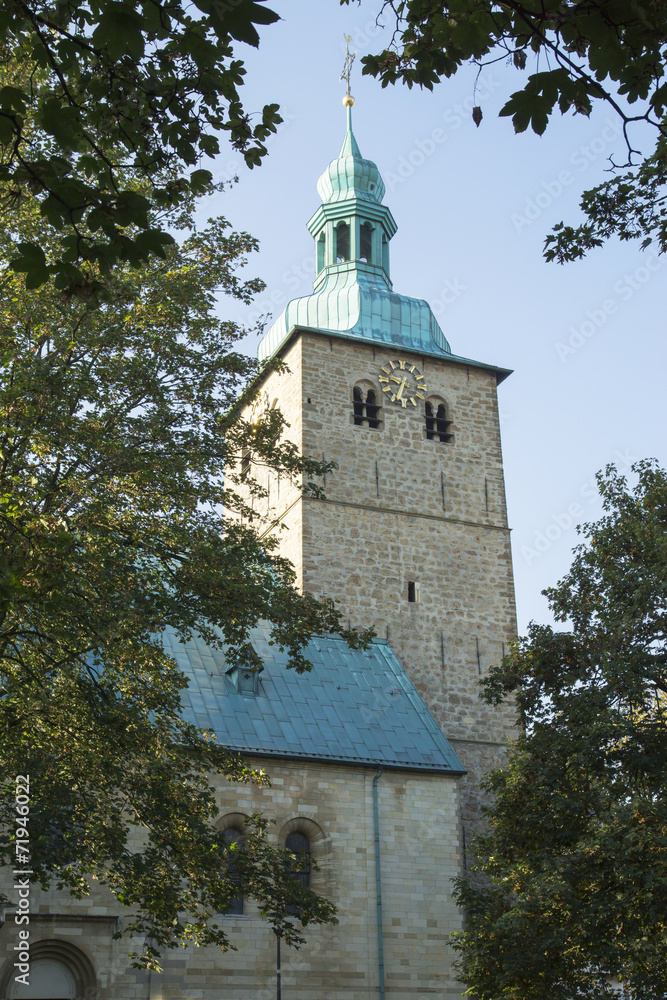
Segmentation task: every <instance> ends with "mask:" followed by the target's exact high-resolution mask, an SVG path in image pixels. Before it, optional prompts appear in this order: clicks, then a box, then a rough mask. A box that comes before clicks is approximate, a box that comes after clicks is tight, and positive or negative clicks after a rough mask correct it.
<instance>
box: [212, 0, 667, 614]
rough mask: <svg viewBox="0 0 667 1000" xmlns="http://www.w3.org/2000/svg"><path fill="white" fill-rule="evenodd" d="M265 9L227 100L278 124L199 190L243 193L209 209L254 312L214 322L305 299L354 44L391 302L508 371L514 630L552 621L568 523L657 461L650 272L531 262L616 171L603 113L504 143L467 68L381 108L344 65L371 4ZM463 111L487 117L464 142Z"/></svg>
mask: <svg viewBox="0 0 667 1000" xmlns="http://www.w3.org/2000/svg"><path fill="white" fill-rule="evenodd" d="M270 6H272V7H273V8H274V9H275V10H277V11H278V12H279V13H280V14H281V17H282V18H283V20H282V21H281V22H280V23H278V24H276V25H272V26H270V27H267V28H265V29H263V30H262V32H261V34H262V43H261V46H260V49H259V51H258V52H255V51H253V50H250V49H249V48H247V47H246V46H241V47H240V50H239V55H241V56H242V57H243V58H244V59H245V61H246V66H247V70H248V75H247V83H246V85H245V87H244V91H245V94H244V101H245V105H246V108H248V109H250V110H257V111H259V110H260V109H261V107H262V105H263V104H264V103H267V102H272V101H276V102H278V103H280V105H281V111H282V114H283V117H284V118H285V124H284V125H283V126H282V127H281V129H280V132H279V134H278V135H277V136H275V137H274V138H273V139H272V140H271V142H270V155H269V156H268V157H267V159H266V161H265V162H264V164H263V165H262V167H261V168H259V169H255V170H253V171H248V170H247V169H246V168H245V167H244V166H243V163H242V160H241V158H240V157H238V156H237V155H236V154H234V153H233V151H231V150H230V151H229V152H225V153H224V154H223V155H221V156H220V157H219V159H218V160H217V161H216V163H215V166H214V170H215V173H216V177H217V178H218V179H222V178H229V177H232V176H233V175H234V174H235V173H238V174H239V178H240V183H239V184H237V185H235V186H234V188H233V189H232V190H231V191H228V192H226V193H225V194H224V195H222V196H220V197H219V199H216V201H215V204H214V205H211V206H210V214H213V213H219V214H223V215H225V216H226V217H227V218H228V219H229V220H230V222H231V223H232V224H233V226H234V227H235V228H239V229H245V230H247V231H248V232H250V233H252V234H253V235H254V236H256V237H258V239H259V240H260V242H261V251H260V253H259V254H257V255H256V256H255V257H254V259H253V260H252V262H251V264H250V267H249V268H248V271H249V274H250V272H252V274H253V275H254V274H257V275H259V276H261V277H262V278H263V279H264V280H265V281H266V283H267V289H266V292H265V293H264V294H263V295H261V296H260V297H259V299H258V303H257V304H256V306H255V307H250V308H249V309H246V308H243V307H240V306H239V305H238V304H236V303H227V302H226V301H225V302H221V309H222V311H223V313H224V314H226V315H228V316H229V317H230V318H234V319H239V320H246V321H248V320H250V321H251V320H253V319H254V318H255V316H256V315H257V314H258V313H259V312H269V311H272V312H273V314H274V316H277V315H279V313H280V312H281V311H282V308H283V307H284V305H285V304H286V303H287V301H288V300H289V299H291V298H294V297H295V296H297V295H303V294H307V293H308V292H309V290H310V288H311V282H312V273H313V244H312V240H311V237H310V235H309V233H308V231H307V229H306V221H307V220H308V219H309V218H310V215H311V214H312V212H313V211H314V210H315V208H316V207H317V205H318V203H319V200H318V197H317V193H316V190H315V183H316V180H317V178H318V176H319V174H320V173H321V172H322V170H323V169H324V167H325V166H326V164H327V163H328V162H329V161H330V160H331V159H333V158H334V157H335V156H336V155H337V154H338V150H339V148H340V145H341V142H342V139H343V135H344V131H345V115H344V109H343V106H342V103H341V99H342V96H343V94H344V92H345V91H344V85H343V84H342V83H341V82H339V79H338V77H339V75H340V72H341V68H342V64H343V60H344V54H345V43H344V41H343V32H346V33H348V34H351V35H352V36H353V41H352V43H351V47H352V49H353V50H354V49H356V50H357V51H358V56H357V63H356V64H355V67H354V69H355V71H356V72H354V74H353V80H352V93H353V95H354V97H355V99H356V104H355V107H354V130H355V134H356V137H357V140H358V142H359V146H360V148H361V152H362V154H363V155H364V156H365V157H367V158H368V159H372V160H374V161H375V162H376V163H377V164H378V166H379V168H380V171H381V173H382V175H383V178H384V181H385V184H386V187H387V193H386V196H385V202H386V203H387V204H388V205H389V206H390V208H391V210H392V212H393V214H394V216H395V218H396V221H397V223H398V233H397V234H396V236H395V237H394V239H393V240H392V244H391V269H392V279H393V282H394V288H395V289H396V291H398V292H401V293H403V294H406V295H415V296H418V297H420V298H425V299H427V300H428V301H429V302H430V304H431V306H432V308H433V309H434V311H435V313H436V315H437V318H438V321H439V322H440V325H441V327H442V329H443V331H444V333H445V336H446V337H447V338H448V340H449V341H450V344H451V346H452V350H453V351H454V353H455V354H459V355H463V356H466V357H470V358H475V359H478V360H481V361H487V362H490V363H493V364H496V365H499V366H501V367H507V368H512V369H514V374H513V375H512V376H511V377H510V378H509V379H507V381H506V382H505V383H503V385H501V386H500V389H499V398H500V407H501V415H502V432H503V450H504V458H505V479H506V486H507V495H508V504H509V519H510V524H511V526H512V528H513V535H512V538H513V552H514V567H515V578H516V588H517V610H518V617H519V628H520V630H521V631H523V630H525V626H526V624H527V622H528V621H529V620H530V619H531V618H534V619H536V620H538V621H547V620H550V619H549V615H548V609H547V606H546V600H545V598H544V597H542V596H541V594H540V591H541V590H542V589H543V588H544V587H546V586H549V585H551V584H553V583H555V582H556V581H557V580H558V579H559V578H560V576H562V575H563V573H564V572H565V571H566V570H567V568H568V566H569V563H570V552H571V549H572V547H573V546H574V545H575V544H576V543H577V534H576V531H575V529H574V524H575V523H576V522H577V521H586V520H591V519H594V518H596V517H597V516H598V515H599V511H600V507H599V503H598V502H597V499H596V491H595V488H594V476H595V472H596V471H597V470H598V469H600V468H602V467H603V466H605V465H606V464H607V463H609V462H616V463H617V464H618V465H620V466H621V467H624V468H625V467H627V466H628V464H629V463H630V462H632V461H633V460H636V459H638V458H642V457H649V456H654V457H657V458H658V459H659V460H660V461H661V463H662V464H663V465H664V464H665V463H666V462H667V455H666V451H667V449H666V448H665V434H664V425H665V392H664V389H663V385H664V380H665V376H664V370H663V369H664V366H665V361H666V360H667V357H666V355H667V350H666V347H665V336H664V333H665V310H664V306H663V301H664V294H663V289H664V285H665V275H667V267H666V264H667V260H666V259H665V258H664V257H662V258H657V259H656V258H654V257H653V255H652V254H651V251H650V250H649V251H644V252H642V251H641V250H640V249H639V245H638V244H624V245H621V244H619V243H614V244H613V245H608V246H607V247H605V248H604V249H601V250H598V251H596V252H594V253H593V254H592V255H591V256H590V258H588V259H587V260H585V261H583V262H578V263H575V264H570V265H567V266H566V267H560V266H559V265H557V264H546V263H545V262H544V260H543V259H542V254H541V250H542V244H543V240H544V237H545V235H546V234H547V233H548V232H549V231H550V228H551V226H552V225H553V224H554V223H556V222H559V221H561V220H564V221H566V222H572V223H574V222H576V221H577V219H578V218H579V212H578V207H577V206H578V199H579V195H580V193H581V191H582V190H584V189H585V188H590V187H593V186H595V185H596V184H597V183H600V182H601V181H602V180H603V179H604V178H605V177H606V176H607V175H605V173H604V171H605V168H606V166H607V163H606V157H607V156H609V155H610V154H612V153H614V152H616V153H617V154H618V155H619V156H620V155H621V153H622V148H621V144H620V142H619V131H620V130H619V126H618V123H617V122H616V121H615V120H614V117H613V115H612V113H611V111H607V110H606V109H600V110H599V111H597V112H596V113H595V114H594V116H592V117H591V119H590V120H586V119H584V118H577V119H573V118H572V117H571V116H570V117H568V118H566V119H561V118H560V117H559V118H555V119H554V121H553V124H552V125H550V127H549V129H548V130H547V132H546V134H545V135H544V136H543V137H538V136H536V135H534V134H532V133H524V134H523V135H521V136H515V135H514V133H513V129H512V125H511V122H510V121H509V120H507V119H498V118H497V112H498V110H499V109H500V108H501V107H502V105H503V104H504V103H505V101H506V100H507V97H508V96H509V94H510V93H511V92H512V91H513V90H516V89H517V87H518V83H519V76H518V74H516V72H513V71H511V70H510V69H509V68H507V67H506V66H504V65H503V64H500V65H498V66H494V67H491V68H489V69H487V70H486V71H485V72H484V73H483V74H482V76H481V77H480V78H479V80H478V82H477V95H476V96H474V85H475V72H474V71H473V70H472V69H466V70H465V71H463V72H461V73H460V74H458V75H457V77H456V78H455V79H453V80H451V81H445V82H444V83H442V84H440V86H439V87H437V88H436V89H435V91H434V92H433V93H428V92H426V91H418V90H413V91H409V90H407V88H405V87H402V86H400V87H388V88H386V89H385V90H382V88H381V87H380V85H379V84H378V83H377V82H375V81H374V80H371V79H369V78H367V77H364V78H362V77H361V74H360V67H359V60H360V58H361V56H363V55H364V54H366V53H368V52H372V51H378V50H379V49H380V47H381V45H382V38H383V37H385V36H383V35H382V34H381V33H380V31H379V29H378V28H377V27H376V26H375V24H374V18H375V15H376V13H377V11H378V9H379V7H380V3H379V0H374V2H372V0H368V2H366V0H364V2H362V4H361V5H360V6H357V5H352V6H350V7H342V8H341V7H339V6H338V4H337V2H336V0H317V2H313V0H310V2H308V0H284V2H281V0H273V2H272V3H270ZM473 103H475V104H480V105H481V107H482V110H483V112H484V121H483V122H482V125H481V126H480V128H479V129H477V128H475V125H474V124H473V122H472V120H471V118H470V108H471V107H472V104H473ZM646 145H647V148H648V147H649V140H648V139H647V141H646ZM247 349H248V351H251V350H253V349H254V345H251V344H249V345H248V348H247Z"/></svg>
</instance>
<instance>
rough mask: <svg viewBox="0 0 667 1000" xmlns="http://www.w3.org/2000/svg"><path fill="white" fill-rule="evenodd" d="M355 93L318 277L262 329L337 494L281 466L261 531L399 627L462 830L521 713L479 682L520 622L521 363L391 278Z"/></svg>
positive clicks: (283, 405) (324, 581) (317, 588)
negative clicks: (357, 127)
mask: <svg viewBox="0 0 667 1000" xmlns="http://www.w3.org/2000/svg"><path fill="white" fill-rule="evenodd" d="M345 102H346V103H347V131H346V135H345V138H344V141H343V145H342V148H341V151H340V154H339V156H338V157H337V158H336V159H334V160H333V161H332V162H331V163H330V164H329V166H328V167H327V168H326V170H325V171H324V173H323V174H322V175H321V177H320V179H319V181H318V184H317V190H318V193H319V196H320V198H321V202H322V203H321V205H320V206H319V208H318V209H317V211H316V212H315V214H314V215H313V216H312V218H311V219H310V221H309V223H308V228H309V230H310V233H311V235H312V237H313V239H314V241H315V248H316V268H317V273H316V277H315V282H314V289H313V294H312V295H308V296H305V297H302V298H298V299H295V300H293V301H292V302H290V303H289V304H288V305H287V307H286V308H285V310H284V312H283V313H282V315H281V316H280V317H279V318H278V319H277V321H276V322H275V323H274V324H273V326H272V327H271V328H270V329H269V330H268V331H267V333H266V334H265V336H264V338H263V340H262V341H261V343H260V346H259V356H260V358H262V359H268V358H271V357H274V356H276V355H278V356H280V357H281V358H282V359H283V360H284V361H285V363H286V365H287V367H288V369H289V371H288V372H284V373H282V374H277V373H272V374H270V375H269V376H268V377H267V378H266V380H265V383H264V385H263V387H262V392H261V400H262V401H263V402H262V403H260V405H262V406H273V405H277V406H278V407H279V408H280V410H281V411H282V413H283V415H284V417H285V418H286V420H287V422H288V424H289V425H290V426H289V430H288V431H287V436H288V437H289V438H290V439H291V440H292V441H293V442H294V443H295V444H296V445H297V446H298V448H299V450H300V451H301V453H302V454H306V455H310V456H312V457H314V458H317V459H323V460H326V461H332V462H335V463H336V466H337V468H336V470H335V471H334V472H333V473H330V474H328V475H327V476H326V482H325V483H324V487H325V493H326V497H325V498H324V499H305V498H303V497H302V496H301V493H300V492H299V491H298V490H297V489H294V488H292V489H289V488H286V486H285V483H284V482H282V483H281V482H279V481H277V479H276V477H272V476H270V475H269V477H268V478H267V479H266V482H265V485H266V486H267V488H268V500H267V501H266V510H265V511H263V512H262V513H263V515H264V516H265V519H266V525H265V532H266V533H267V534H268V533H271V532H274V533H275V534H276V535H277V537H278V538H279V539H280V546H281V553H282V554H283V555H285V556H286V557H287V558H289V559H290V561H291V562H292V564H293V565H294V567H295V569H296V572H297V576H298V583H299V586H300V587H302V588H303V590H304V591H307V592H310V593H313V594H315V595H317V596H322V595H326V596H328V597H332V598H334V600H336V601H337V602H338V603H339V604H340V606H341V607H342V609H343V612H344V615H345V618H347V619H349V621H350V623H351V624H352V625H353V626H359V627H366V626H374V628H375V630H376V633H377V635H378V636H379V637H380V638H382V639H388V640H389V642H390V644H391V646H392V648H393V650H394V652H395V653H396V655H397V656H398V658H399V660H400V661H401V663H402V664H403V666H404V668H405V670H406V671H407V673H408V675H409V676H410V677H411V679H412V681H413V682H414V683H415V685H416V687H417V689H418V691H419V692H420V694H421V695H422V697H423V698H424V700H425V701H426V704H427V705H428V707H429V709H430V710H431V712H432V713H433V715H434V717H435V719H436V720H437V722H438V724H439V726H440V728H441V730H442V732H443V733H444V735H445V736H446V737H447V738H448V739H449V741H450V742H451V743H452V745H453V747H454V749H455V751H456V753H457V754H458V756H459V759H460V760H461V761H462V762H463V764H464V766H465V768H466V771H467V775H466V777H465V778H464V779H463V781H462V787H461V789H460V791H461V825H462V834H463V839H464V843H465V834H466V830H468V832H470V830H471V828H474V827H475V826H476V825H477V822H478V820H479V816H480V807H481V799H482V796H481V792H480V787H479V786H480V778H481V776H482V775H483V773H484V772H485V771H487V770H488V769H489V768H490V767H493V766H496V765H497V764H498V763H499V762H500V761H501V759H502V752H503V747H504V746H505V745H506V742H507V739H508V737H511V735H512V733H513V723H514V716H513V713H512V711H511V710H510V709H509V708H508V707H502V708H491V707H489V706H488V705H486V704H484V703H483V702H482V701H481V700H480V698H479V694H478V685H479V680H480V678H481V677H482V676H483V675H484V674H485V673H486V671H487V670H488V668H489V667H490V666H491V665H492V664H494V663H497V662H499V660H500V659H501V658H502V656H503V655H504V652H505V650H506V648H507V644H508V642H509V641H510V640H511V639H512V638H513V637H514V636H515V634H516V620H515V609H514V587H513V577H512V562H511V552H510V532H509V528H508V524H507V513H506V504H505V489H504V480H503V465H502V453H501V443H500V427H499V419H498V403H497V394H496V388H497V385H498V384H499V383H500V382H501V381H502V380H503V379H504V378H506V377H507V375H509V374H510V372H509V371H507V370H506V369H502V368H498V367H496V366H495V365H491V364H485V363H482V362H479V361H473V360H470V359H469V358H465V357H461V356H459V355H456V354H454V353H452V350H451V348H450V345H449V343H448V341H447V339H446V338H445V336H444V334H443V332H442V330H441V329H440V326H439V325H438V323H437V321H436V319H435V316H434V315H433V313H432V311H431V309H430V307H429V305H428V304H427V303H426V302H425V301H423V300H422V299H416V298H412V297H408V296H405V295H400V294H398V293H396V292H395V291H394V290H393V286H392V281H391V276H390V266H389V244H390V241H391V239H392V237H393V236H394V234H395V233H396V229H397V227H396V223H395V221H394V218H393V216H392V213H391V211H390V209H389V208H388V207H387V206H386V205H385V204H384V203H383V196H384V193H385V187H384V183H383V181H382V177H381V176H380V173H379V171H378V168H377V167H376V165H375V164H374V163H372V162H371V161H370V160H367V159H364V157H363V156H362V155H361V152H360V150H359V146H358V144H357V141H356V139H355V136H354V133H353V131H352V121H351V113H352V108H351V104H352V103H353V102H352V98H350V97H348V98H346V99H345ZM256 471H257V473H258V474H259V476H260V478H261V475H262V473H261V472H260V470H256ZM279 523H280V524H282V525H283V526H284V527H282V528H278V527H277V525H278V524H279Z"/></svg>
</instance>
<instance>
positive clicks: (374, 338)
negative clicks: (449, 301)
mask: <svg viewBox="0 0 667 1000" xmlns="http://www.w3.org/2000/svg"><path fill="white" fill-rule="evenodd" d="M343 103H344V104H345V106H346V108H347V131H346V133H345V138H344V139H343V145H342V146H341V150H340V153H339V155H338V157H337V158H336V159H335V160H332V161H331V163H330V164H329V166H328V167H327V168H326V170H325V171H324V172H323V173H322V175H321V177H320V179H319V180H318V182H317V191H318V194H319V196H320V198H321V199H322V204H321V205H320V207H319V208H318V209H317V211H316V212H315V214H314V215H313V217H312V218H311V219H310V221H309V223H308V229H309V230H310V233H311V235H312V236H313V238H314V240H315V248H316V272H317V273H316V277H315V281H314V283H313V294H312V295H307V296H304V297H303V298H300V299H294V300H293V301H292V302H290V303H289V304H288V305H287V307H286V309H285V311H284V312H283V314H282V316H280V317H279V318H278V319H277V320H276V322H275V323H274V324H273V326H272V327H271V329H270V330H268V331H267V333H266V334H265V336H264V337H263V339H262V341H261V342H260V345H259V350H258V353H259V357H260V358H267V357H271V356H272V355H274V354H275V353H276V352H277V351H278V350H279V349H280V347H281V346H282V344H283V343H284V342H285V340H286V339H287V338H288V337H289V336H290V335H291V333H292V331H293V330H294V329H296V328H297V327H299V328H301V329H304V328H306V329H311V330H320V331H322V332H323V333H329V334H337V335H338V336H343V337H350V338H353V339H354V340H363V341H370V342H373V343H377V344H385V345H393V346H395V347H403V348H407V349H409V350H413V351H416V352H417V353H419V354H432V355H438V356H442V355H451V351H450V347H449V344H448V343H447V340H446V339H445V336H444V334H443V332H442V330H441V329H440V327H439V326H438V323H437V321H436V318H435V316H434V315H433V313H432V311H431V309H430V307H429V305H428V303H427V302H425V301H424V300H423V299H414V298H410V297H408V296H406V295H398V294H396V293H395V292H394V291H393V289H392V283H391V279H390V276H389V241H390V240H391V239H392V237H393V236H394V234H395V232H396V222H395V221H394V217H393V215H392V214H391V211H390V209H389V208H388V207H387V206H386V205H384V204H383V203H382V199H383V197H384V193H385V186H384V182H383V180H382V177H381V176H380V171H379V170H378V168H377V166H376V165H375V163H373V162H372V160H366V159H364V157H363V156H362V155H361V150H360V149H359V144H358V143H357V140H356V138H355V136H354V132H353V131H352V105H353V104H354V99H353V97H352V96H351V95H350V94H349V92H348V94H346V96H345V98H344V99H343Z"/></svg>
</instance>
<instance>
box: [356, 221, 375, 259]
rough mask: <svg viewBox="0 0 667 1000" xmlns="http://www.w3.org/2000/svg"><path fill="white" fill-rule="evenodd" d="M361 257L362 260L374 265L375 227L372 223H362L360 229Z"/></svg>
mask: <svg viewBox="0 0 667 1000" xmlns="http://www.w3.org/2000/svg"><path fill="white" fill-rule="evenodd" d="M359 244H360V246H359V256H360V257H361V259H362V260H366V261H368V263H369V264H372V263H373V227H372V226H371V224H370V222H362V224H361V227H360V229H359Z"/></svg>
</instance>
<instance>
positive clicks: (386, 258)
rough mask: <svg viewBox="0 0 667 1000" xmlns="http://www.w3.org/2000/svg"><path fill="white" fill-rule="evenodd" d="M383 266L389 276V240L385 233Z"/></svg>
mask: <svg viewBox="0 0 667 1000" xmlns="http://www.w3.org/2000/svg"><path fill="white" fill-rule="evenodd" d="M382 266H383V268H384V269H385V271H386V272H387V274H389V240H388V239H387V237H386V235H385V234H384V233H383V234H382Z"/></svg>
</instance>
